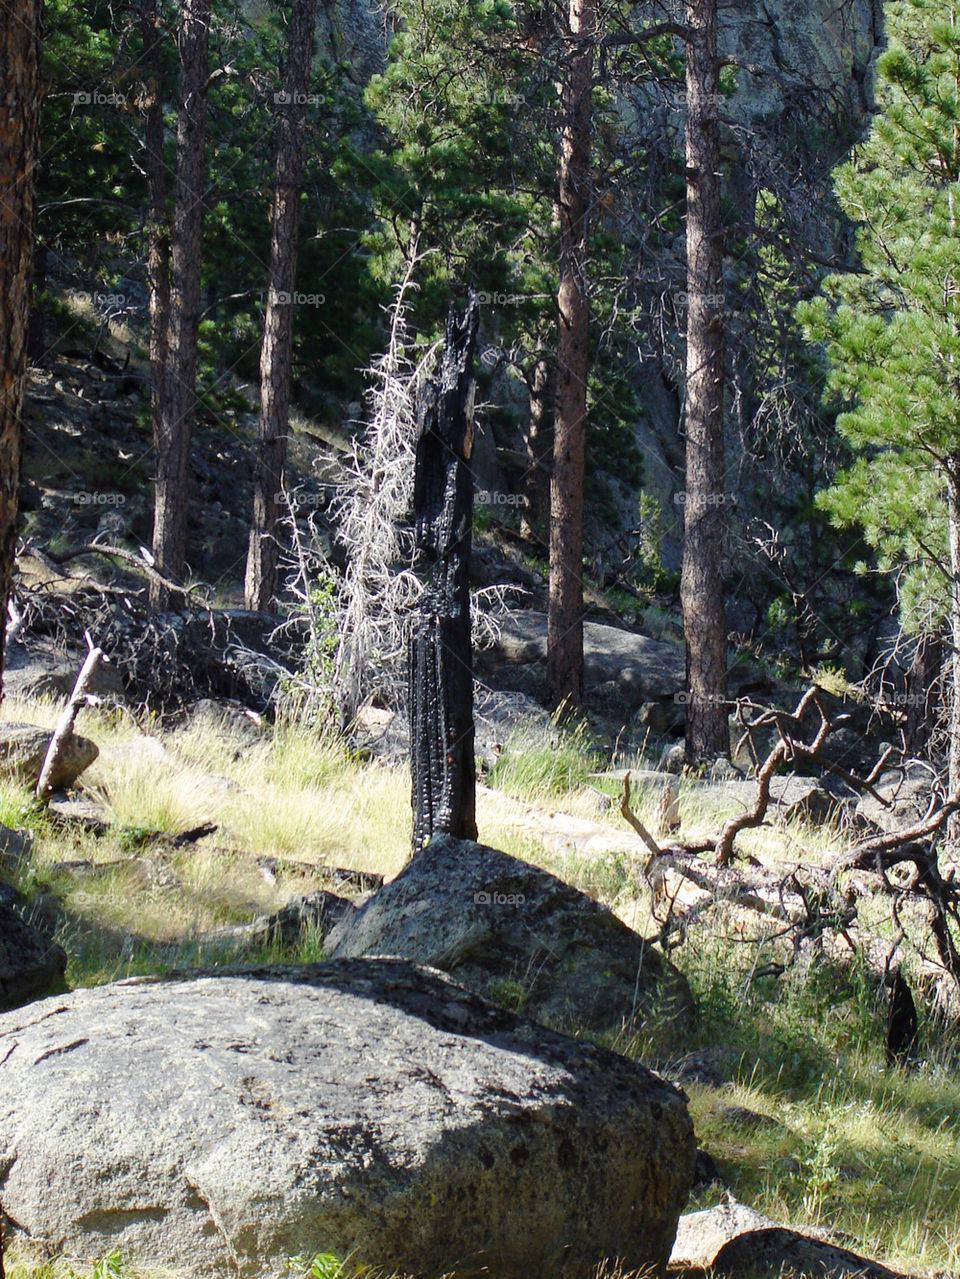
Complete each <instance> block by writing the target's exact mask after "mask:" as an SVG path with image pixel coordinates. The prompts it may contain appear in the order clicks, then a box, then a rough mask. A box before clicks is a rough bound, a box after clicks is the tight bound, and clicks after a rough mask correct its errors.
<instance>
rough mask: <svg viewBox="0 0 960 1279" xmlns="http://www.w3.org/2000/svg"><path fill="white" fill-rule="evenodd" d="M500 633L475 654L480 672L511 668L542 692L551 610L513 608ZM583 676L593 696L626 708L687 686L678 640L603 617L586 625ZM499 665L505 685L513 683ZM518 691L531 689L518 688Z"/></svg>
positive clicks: (502, 620)
mask: <svg viewBox="0 0 960 1279" xmlns="http://www.w3.org/2000/svg"><path fill="white" fill-rule="evenodd" d="M498 625H499V629H500V634H499V637H498V639H497V641H496V642H495V643H494V644H492V645H491V646H490V647H489V648H488V649H486V650H484V651H483V652H481V653H478V654H477V655H476V665H477V669H478V671H480V672H481V673H483V672H488V671H491V670H493V669H495V668H498V667H503V666H507V667H513V668H515V669H516V670H518V671H519V672H520V673H521V675H522V676H524V677H525V682H526V683H527V685H528V688H529V690H530V691H532V692H534V693H535V694H539V695H541V696H542V693H543V690H542V688H541V687H540V685H541V684H542V681H543V678H544V676H543V670H544V663H545V662H546V657H547V615H546V613H542V612H539V611H538V610H537V609H514V610H513V611H511V612H509V613H506V614H504V616H503V617H502V618H499V619H498ZM583 665H584V681H585V684H586V687H587V691H588V693H589V694H590V695H591V696H594V697H595V696H598V695H599V696H600V697H601V698H602V697H607V698H608V699H612V700H615V701H616V703H617V705H618V706H619V707H620V709H621V710H622V711H624V712H630V711H633V710H635V709H636V708H637V707H638V706H640V705H642V704H643V703H644V702H649V701H651V700H652V699H657V698H666V697H673V696H674V694H676V693H678V692H679V691H680V689H681V688H682V687H683V680H684V657H683V648H682V646H681V645H679V644H671V643H669V642H667V641H664V640H655V639H650V638H649V637H648V636H646V635H638V634H636V633H635V632H634V631H627V630H622V629H621V628H620V627H618V626H607V625H605V624H603V623H601V622H585V623H584V627H583ZM504 674H505V672H504V671H503V670H502V669H501V670H498V683H499V684H500V686H501V687H503V688H508V687H509V688H513V687H514V685H513V684H511V683H509V681H508V680H505V679H504V678H503V676H504ZM519 691H527V690H526V689H520V690H519Z"/></svg>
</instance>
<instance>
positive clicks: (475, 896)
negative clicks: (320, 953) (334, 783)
mask: <svg viewBox="0 0 960 1279" xmlns="http://www.w3.org/2000/svg"><path fill="white" fill-rule="evenodd" d="M325 944H326V948H327V953H328V954H329V955H330V956H331V957H333V956H337V957H355V956H359V955H400V956H402V957H403V958H404V959H412V960H414V961H415V962H417V963H421V964H429V965H430V966H431V967H434V968H440V969H443V971H444V972H448V973H450V975H451V976H452V977H454V978H455V979H456V980H457V981H458V982H461V983H462V984H463V985H464V986H467V987H468V988H469V989H470V990H474V991H476V992H477V993H478V994H481V995H483V996H485V997H487V998H491V997H492V998H494V999H497V998H500V999H503V998H504V997H505V996H507V997H508V998H510V999H511V1000H516V1002H517V1004H518V1005H519V1006H520V1007H522V1008H523V1010H524V1012H526V1013H528V1014H529V1015H530V1016H532V1017H536V1018H537V1019H538V1020H540V1021H546V1022H547V1023H549V1024H552V1025H558V1026H562V1027H564V1028H570V1027H575V1028H577V1029H580V1030H585V1031H588V1032H592V1033H604V1032H614V1033H615V1032H617V1031H619V1030H621V1029H623V1028H624V1027H627V1028H632V1027H635V1026H638V1025H640V1024H643V1023H644V1022H647V1021H649V1020H650V1019H657V1020H658V1021H659V1022H661V1023H662V1024H671V1023H672V1024H674V1025H688V1024H689V1022H690V1020H691V1018H692V1013H693V1001H692V998H691V995H690V990H689V988H688V986H687V983H686V980H685V979H684V977H683V975H682V974H681V973H680V972H678V971H677V969H676V968H674V967H673V965H672V964H671V963H670V962H669V961H668V960H667V959H665V958H664V957H663V955H661V954H660V952H659V951H657V950H654V949H653V948H652V947H651V946H650V945H648V944H647V943H646V942H645V941H644V939H643V938H642V937H640V936H639V934H637V933H635V932H633V931H632V929H630V928H628V927H627V926H626V924H624V923H623V922H622V921H621V920H619V919H618V918H617V917H616V915H614V914H613V912H612V911H611V910H609V909H608V908H607V907H606V906H603V905H601V904H600V903H599V902H596V901H594V900H593V898H592V897H588V896H587V895H586V894H585V893H581V892H579V891H578V890H577V889H576V888H573V887H571V886H570V885H569V884H566V883H564V881H563V880H561V879H558V878H557V877H556V876H555V875H551V874H549V873H548V872H547V871H544V870H541V869H540V868H539V867H537V866H531V865H530V864H529V863H528V862H524V861H521V860H520V859H519V858H517V857H510V856H509V855H508V854H506V853H501V852H499V851H497V850H496V849H493V848H487V847H485V846H484V845H482V844H475V843H473V842H471V841H470V840H457V839H452V838H451V837H450V836H448V835H436V836H434V838H433V839H432V840H431V841H430V843H429V844H428V845H427V847H426V848H424V849H422V850H421V851H420V852H419V853H417V855H416V856H415V857H414V858H413V859H412V860H411V861H410V862H408V863H407V865H406V866H405V867H404V869H403V870H402V871H401V872H400V874H399V875H398V876H397V877H396V878H395V879H393V880H392V881H391V882H390V883H389V884H385V885H384V886H383V888H381V889H380V891H379V892H377V893H375V894H374V895H373V896H372V897H371V898H369V899H368V901H366V902H365V903H364V905H362V906H361V907H360V908H359V909H358V910H356V911H354V912H353V913H352V914H350V915H349V916H347V917H346V918H345V919H343V920H342V921H341V923H339V924H338V925H337V927H336V928H335V929H334V930H333V932H332V933H331V934H330V935H329V937H328V938H327V939H326V943H325Z"/></svg>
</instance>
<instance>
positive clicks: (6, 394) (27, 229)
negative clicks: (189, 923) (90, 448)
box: [0, 0, 43, 1266]
mask: <svg viewBox="0 0 960 1279" xmlns="http://www.w3.org/2000/svg"><path fill="white" fill-rule="evenodd" d="M42 18H43V4H42V0H20V2H19V3H18V4H17V5H16V7H15V8H14V9H11V10H10V11H9V12H8V13H7V14H6V15H5V18H4V20H3V22H2V23H0V696H2V691H3V684H2V679H3V659H4V655H5V640H6V620H7V601H8V600H9V598H10V593H11V591H12V589H13V567H14V559H15V556H16V547H17V496H18V489H19V485H20V448H21V442H22V436H23V421H22V411H23V383H24V376H25V374H26V368H27V336H28V332H29V321H30V274H31V269H32V259H33V208H34V179H35V168H36V164H37V158H38V155H39V149H38V135H39V125H40V27H41V22H42ZM0 1266H2V1261H0Z"/></svg>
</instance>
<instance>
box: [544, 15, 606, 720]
mask: <svg viewBox="0 0 960 1279" xmlns="http://www.w3.org/2000/svg"><path fill="white" fill-rule="evenodd" d="M596 29H597V7H596V0H570V13H569V34H570V37H571V39H570V45H569V47H570V50H571V53H570V57H569V59H568V60H567V62H566V65H565V68H564V75H563V81H562V83H561V86H560V116H561V134H560V173H559V200H558V204H559V215H560V287H559V290H558V295H557V304H558V309H559V312H560V323H559V333H558V337H557V385H556V401H555V411H554V427H553V474H552V475H551V477H550V599H549V605H548V610H547V691H548V694H549V697H550V700H551V701H552V702H553V704H554V705H555V706H561V705H563V706H566V707H578V706H581V705H582V704H583V464H584V437H585V432H586V417H587V362H588V346H587V344H588V339H589V330H590V303H589V297H588V287H587V286H588V278H587V248H588V222H589V214H590V113H591V107H592V103H593V38H594V36H595V34H596Z"/></svg>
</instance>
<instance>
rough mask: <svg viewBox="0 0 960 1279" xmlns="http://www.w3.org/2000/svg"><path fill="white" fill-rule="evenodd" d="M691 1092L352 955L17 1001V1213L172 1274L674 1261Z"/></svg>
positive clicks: (41, 1237)
mask: <svg viewBox="0 0 960 1279" xmlns="http://www.w3.org/2000/svg"><path fill="white" fill-rule="evenodd" d="M694 1160H695V1141H694V1136H693V1129H692V1125H691V1121H690V1118H689V1115H688V1113H687V1109H686V1105H685V1104H684V1100H683V1097H682V1094H680V1093H679V1092H678V1091H677V1090H676V1089H675V1088H674V1087H673V1086H672V1085H670V1084H668V1083H667V1082H666V1081H664V1080H662V1079H661V1078H660V1077H659V1076H658V1075H655V1074H653V1073H652V1072H650V1071H648V1070H646V1069H645V1068H644V1067H643V1066H641V1065H640V1064H639V1063H637V1062H635V1061H632V1060H629V1059H627V1058H625V1057H621V1056H619V1055H617V1054H616V1053H612V1052H610V1051H608V1050H605V1049H601V1048H599V1047H596V1046H594V1045H592V1044H589V1043H582V1042H579V1041H577V1040H573V1039H568V1038H566V1037H564V1036H562V1035H558V1034H556V1033H554V1032H553V1031H550V1030H547V1029H545V1028H544V1027H542V1026H538V1025H536V1024H534V1023H532V1022H529V1021H526V1020H524V1019H522V1018H520V1017H517V1016H515V1015H514V1014H511V1013H508V1012H505V1011H503V1010H501V1009H498V1008H495V1007H492V1006H490V1005H489V1004H485V1003H483V1002H482V1001H481V1000H479V999H477V998H476V997H475V996H473V995H471V994H469V993H468V992H466V991H464V990H462V989H461V988H459V987H458V986H455V985H454V984H453V983H452V982H449V981H448V980H446V979H445V978H444V977H443V976H442V974H440V973H436V972H428V971H425V970H423V969H418V968H416V967H414V966H413V965H410V964H407V963H404V962H402V961H399V960H354V961H337V962H332V963H324V964H308V965H302V966H294V967H289V968H286V967H279V968H273V969H271V968H253V969H248V970H246V971H240V972H235V973H233V974H227V975H223V974H216V973H211V972H207V973H204V974H202V975H199V976H197V975H193V974H179V975H177V976H176V977H174V978H173V979H170V978H168V979H152V980H151V979H148V980H142V979H141V980H138V981H132V982H129V981H128V982H120V983H117V984H114V985H109V986H100V987H96V988H93V989H88V990H78V991H74V992H73V993H72V994H71V995H68V996H66V997H64V998H60V999H50V1000H46V1001H44V1002H43V1003H40V1004H35V1005H33V1006H32V1007H31V1008H29V1009H25V1010H23V1011H21V1012H16V1013H7V1014H5V1015H3V1016H0V1184H2V1185H3V1206H4V1211H5V1212H6V1213H7V1214H8V1216H9V1217H10V1218H11V1219H12V1220H13V1221H14V1222H15V1223H16V1225H17V1227H18V1228H19V1229H20V1230H22V1231H25V1232H28V1233H29V1235H30V1236H31V1237H32V1238H33V1239H35V1240H38V1241H41V1242H43V1243H45V1244H47V1245H49V1246H50V1247H52V1248H53V1249H56V1250H63V1251H66V1252H67V1253H71V1254H81V1255H84V1256H91V1255H101V1254H102V1253H104V1252H106V1251H109V1250H111V1249H113V1248H117V1249H119V1251H120V1253H121V1254H122V1256H123V1257H124V1259H125V1260H126V1261H128V1262H130V1263H133V1264H134V1265H138V1264H139V1265H149V1266H151V1267H158V1266H160V1267H164V1266H165V1267H169V1268H171V1269H172V1270H173V1272H174V1274H176V1275H184V1276H186V1275H189V1276H191V1277H192V1276H201V1277H202V1276H222V1275H226V1274H231V1275H236V1276H240V1279H253V1277H258V1279H259V1277H263V1279H274V1277H275V1279H280V1276H286V1275H287V1274H288V1270H287V1261H288V1259H289V1258H290V1257H291V1256H293V1255H296V1254H301V1255H303V1256H306V1257H310V1256H313V1255H315V1254H316V1253H318V1252H325V1251H330V1252H333V1253H335V1254H337V1255H338V1256H341V1257H343V1256H345V1255H346V1254H347V1253H350V1254H351V1255H352V1257H353V1259H355V1260H356V1261H357V1262H358V1263H366V1264H369V1265H373V1266H376V1267H383V1268H384V1271H385V1273H387V1274H392V1273H393V1272H394V1270H398V1271H401V1272H404V1273H409V1274H413V1275H431V1276H433V1275H438V1274H441V1273H446V1272H450V1271H452V1270H454V1268H456V1273H457V1275H458V1277H459V1276H467V1275H473V1274H479V1273H481V1272H482V1273H485V1274H494V1275H497V1276H498V1279H521V1277H522V1279H555V1277H559V1276H563V1277H564V1279H588V1276H591V1275H592V1274H593V1273H594V1267H595V1265H596V1263H597V1261H598V1260H600V1259H601V1258H603V1257H605V1256H610V1257H619V1258H622V1259H623V1262H624V1269H625V1270H631V1271H632V1270H633V1269H634V1268H638V1269H639V1268H645V1267H651V1266H652V1267H655V1268H659V1267H662V1266H664V1265H665V1263H666V1260H667V1257H668V1255H669V1252H670V1248H671V1245H672V1243H673V1238H674V1232H675V1229H676V1223H677V1218H678V1216H679V1213H680V1211H681V1209H682V1207H683V1204H684V1201H685V1199H686V1196H687V1193H688V1190H689V1188H690V1185H691V1182H692V1178H693V1171H694Z"/></svg>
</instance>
